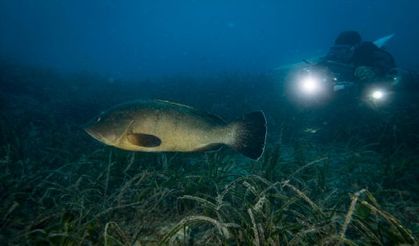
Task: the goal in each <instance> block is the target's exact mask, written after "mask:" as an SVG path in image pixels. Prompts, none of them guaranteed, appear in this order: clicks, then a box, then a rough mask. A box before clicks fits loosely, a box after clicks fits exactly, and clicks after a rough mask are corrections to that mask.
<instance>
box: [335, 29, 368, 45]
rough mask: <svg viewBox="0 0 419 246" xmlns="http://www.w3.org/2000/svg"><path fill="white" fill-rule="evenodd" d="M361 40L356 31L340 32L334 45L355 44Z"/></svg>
mask: <svg viewBox="0 0 419 246" xmlns="http://www.w3.org/2000/svg"><path fill="white" fill-rule="evenodd" d="M361 41H362V38H361V35H360V34H359V33H358V32H356V31H345V32H341V33H340V34H339V36H338V37H337V38H336V40H335V45H349V46H355V45H358V44H360V43H361Z"/></svg>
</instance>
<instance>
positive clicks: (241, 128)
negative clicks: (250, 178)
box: [229, 111, 266, 160]
mask: <svg viewBox="0 0 419 246" xmlns="http://www.w3.org/2000/svg"><path fill="white" fill-rule="evenodd" d="M232 125H233V131H234V134H233V136H234V138H233V139H232V141H231V143H230V144H229V146H230V147H231V148H233V149H234V150H236V151H238V152H240V153H241V154H243V155H244V156H247V157H249V158H251V159H254V160H258V159H259V158H260V157H261V156H262V154H263V151H264V149H265V142H266V118H265V114H264V113H263V112H262V111H258V112H252V113H249V114H246V115H244V117H243V119H242V120H241V121H237V122H234V123H233V124H232Z"/></svg>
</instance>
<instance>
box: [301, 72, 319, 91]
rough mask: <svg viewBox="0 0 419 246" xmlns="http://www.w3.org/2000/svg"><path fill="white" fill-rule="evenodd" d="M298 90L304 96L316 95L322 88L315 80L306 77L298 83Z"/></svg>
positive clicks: (311, 77)
mask: <svg viewBox="0 0 419 246" xmlns="http://www.w3.org/2000/svg"><path fill="white" fill-rule="evenodd" d="M300 90H301V91H302V92H303V93H304V94H306V95H316V94H318V93H319V92H320V91H321V90H322V86H321V83H320V81H319V80H318V79H317V78H315V77H313V76H308V77H305V78H303V79H302V80H301V81H300Z"/></svg>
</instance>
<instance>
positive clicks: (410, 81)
mask: <svg viewBox="0 0 419 246" xmlns="http://www.w3.org/2000/svg"><path fill="white" fill-rule="evenodd" d="M393 36H394V35H389V36H386V37H384V38H381V39H379V40H377V41H375V42H370V41H363V40H362V38H361V35H360V34H359V33H358V32H356V31H345V32H342V33H340V34H339V35H338V37H337V38H336V40H335V42H334V44H333V46H332V47H330V49H329V51H328V53H327V54H326V55H325V56H324V57H322V58H320V59H318V60H317V62H314V63H312V62H309V61H306V60H305V63H306V64H305V66H304V67H303V69H299V70H297V73H296V74H297V75H295V77H296V79H295V78H294V79H292V80H291V81H297V83H296V84H294V83H292V84H294V85H292V84H291V88H294V89H292V91H295V92H296V93H297V94H301V95H300V96H302V97H305V98H308V99H309V100H310V99H311V98H313V99H316V98H317V99H319V98H321V97H322V96H321V94H323V96H324V97H327V96H330V95H333V94H335V93H338V91H342V90H343V91H345V92H350V91H352V92H355V95H358V96H361V97H364V98H365V96H366V97H367V98H369V99H373V101H377V102H378V101H382V99H384V98H385V97H386V94H389V93H391V92H392V91H395V90H399V89H412V88H415V89H419V75H418V74H416V73H413V72H407V71H403V70H401V69H399V68H398V67H397V66H396V62H395V59H394V58H393V56H392V55H391V54H390V53H389V52H387V51H386V50H385V49H384V48H383V46H384V45H385V44H386V43H387V42H388V41H389V40H390V39H391V38H392V37H393ZM350 88H352V89H350ZM349 89H350V90H349ZM331 92H332V93H331ZM351 95H354V93H351ZM358 96H357V97H358Z"/></svg>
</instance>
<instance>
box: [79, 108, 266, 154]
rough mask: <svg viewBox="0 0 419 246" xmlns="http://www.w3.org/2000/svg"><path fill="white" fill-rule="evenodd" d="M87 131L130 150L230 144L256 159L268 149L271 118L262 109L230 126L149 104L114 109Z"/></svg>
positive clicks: (195, 148) (185, 110)
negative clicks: (267, 125)
mask: <svg viewBox="0 0 419 246" xmlns="http://www.w3.org/2000/svg"><path fill="white" fill-rule="evenodd" d="M84 129H85V131H86V132H87V133H88V134H89V135H90V136H92V137H93V138H95V139H96V140H98V141H100V142H102V143H104V144H106V145H110V146H114V147H117V148H120V149H124V150H129V151H145V152H197V151H209V150H218V149H220V148H221V147H222V146H229V147H231V148H232V149H234V150H236V151H238V152H240V153H241V154H243V155H245V156H247V157H249V158H251V159H255V160H257V159H259V158H260V157H261V156H262V154H263V151H264V148H265V139H266V118H265V115H264V113H263V112H262V111H258V112H252V113H249V114H246V115H244V116H243V118H242V119H241V120H238V121H234V122H231V123H226V122H225V121H224V120H223V119H221V118H220V117H219V116H216V115H212V114H209V113H206V112H202V111H199V110H197V109H194V108H192V107H190V106H187V105H182V104H178V103H173V102H168V101H162V100H149V101H134V102H128V103H124V104H120V105H117V106H115V107H112V108H110V109H109V110H107V111H104V112H102V113H101V114H100V115H98V116H97V117H95V118H94V119H92V120H91V121H90V122H89V123H87V124H86V126H85V128H84Z"/></svg>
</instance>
